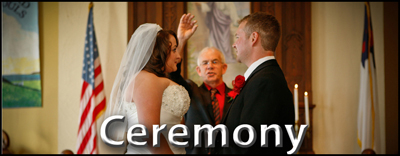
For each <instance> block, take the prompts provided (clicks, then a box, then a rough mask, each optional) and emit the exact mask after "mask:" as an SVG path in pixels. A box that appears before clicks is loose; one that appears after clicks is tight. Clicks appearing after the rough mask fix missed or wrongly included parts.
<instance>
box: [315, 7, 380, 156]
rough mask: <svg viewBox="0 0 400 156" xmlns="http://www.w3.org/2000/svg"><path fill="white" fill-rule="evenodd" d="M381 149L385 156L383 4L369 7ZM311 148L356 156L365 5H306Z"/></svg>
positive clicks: (317, 150) (316, 150) (357, 152)
mask: <svg viewBox="0 0 400 156" xmlns="http://www.w3.org/2000/svg"><path fill="white" fill-rule="evenodd" d="M370 5H371V18H372V27H373V32H374V44H375V57H376V58H375V59H376V60H375V61H376V62H375V63H376V66H377V81H378V100H379V117H380V124H381V127H380V128H381V137H382V140H381V143H382V146H381V149H382V151H383V153H385V140H384V138H385V120H384V119H385V118H384V117H385V116H384V112H385V107H384V106H385V99H384V98H385V88H384V87H385V86H384V85H385V84H384V55H383V54H384V53H383V52H384V49H383V2H371V3H370ZM311 8H312V10H311V16H312V18H311V22H312V23H311V27H312V28H311V33H312V45H311V46H312V54H311V56H312V65H311V66H312V90H313V93H314V94H315V95H314V96H313V98H314V99H313V102H314V104H316V107H315V109H314V112H313V113H314V114H313V115H314V116H313V120H314V121H313V126H314V127H313V147H314V151H315V153H317V154H360V153H361V149H360V147H359V146H358V144H357V112H358V96H359V88H360V82H359V80H360V62H361V47H362V37H363V29H364V25H363V22H364V2H313V3H311Z"/></svg>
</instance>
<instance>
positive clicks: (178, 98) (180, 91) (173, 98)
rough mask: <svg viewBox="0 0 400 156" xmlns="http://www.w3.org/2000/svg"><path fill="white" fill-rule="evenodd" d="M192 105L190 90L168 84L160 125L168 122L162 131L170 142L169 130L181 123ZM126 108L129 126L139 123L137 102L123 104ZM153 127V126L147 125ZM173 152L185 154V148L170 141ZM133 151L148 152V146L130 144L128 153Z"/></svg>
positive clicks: (163, 96) (163, 98) (164, 94)
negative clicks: (141, 146)
mask: <svg viewBox="0 0 400 156" xmlns="http://www.w3.org/2000/svg"><path fill="white" fill-rule="evenodd" d="M189 106H190V97H189V94H188V92H187V91H186V89H185V88H184V87H183V86H180V85H170V86H168V87H167V88H166V89H165V90H164V92H163V95H162V104H161V112H160V113H161V114H160V126H161V125H163V124H167V127H166V130H165V131H162V132H161V133H162V134H163V135H164V137H165V138H166V140H167V142H168V132H169V129H170V128H171V127H172V126H174V125H176V124H180V122H181V120H182V118H183V115H185V113H186V112H187V111H188V110H189ZM123 107H124V108H125V114H126V118H127V121H128V128H129V127H131V126H133V125H134V124H138V123H139V122H138V116H137V110H136V105H135V103H131V102H125V103H124V104H123ZM147 128H152V127H147ZM168 144H169V146H170V148H171V150H172V152H174V153H175V154H185V153H186V152H185V148H179V147H175V146H173V145H171V144H170V143H169V142H168ZM131 153H148V154H150V151H148V150H147V149H146V148H140V147H133V146H131V145H128V150H127V154H131Z"/></svg>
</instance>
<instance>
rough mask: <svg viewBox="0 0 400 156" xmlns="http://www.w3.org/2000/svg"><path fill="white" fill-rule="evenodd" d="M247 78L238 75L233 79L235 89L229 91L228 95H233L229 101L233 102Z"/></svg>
mask: <svg viewBox="0 0 400 156" xmlns="http://www.w3.org/2000/svg"><path fill="white" fill-rule="evenodd" d="M244 82H245V78H244V76H242V75H238V76H236V78H235V80H233V81H232V86H233V89H232V91H230V92H229V93H228V96H230V97H231V99H230V100H229V102H231V101H232V100H233V99H235V97H236V96H237V95H238V94H239V93H240V90H241V89H242V87H243V86H244Z"/></svg>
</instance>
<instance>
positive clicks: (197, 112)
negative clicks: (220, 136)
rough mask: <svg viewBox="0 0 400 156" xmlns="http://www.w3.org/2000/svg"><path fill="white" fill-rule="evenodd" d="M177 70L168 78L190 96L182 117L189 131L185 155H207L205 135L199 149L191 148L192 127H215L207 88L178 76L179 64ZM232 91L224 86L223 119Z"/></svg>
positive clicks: (192, 140) (202, 136)
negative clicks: (205, 125)
mask: <svg viewBox="0 0 400 156" xmlns="http://www.w3.org/2000/svg"><path fill="white" fill-rule="evenodd" d="M177 66H178V70H177V71H176V72H173V73H171V74H170V75H169V78H170V79H171V80H173V81H174V82H176V83H178V84H179V85H182V86H184V87H185V89H186V90H187V91H188V92H189V96H190V107H189V110H188V111H187V113H186V114H185V116H184V119H185V125H186V126H187V127H188V129H189V131H190V139H189V140H187V141H188V142H189V147H186V153H187V154H207V153H209V152H210V151H209V149H207V148H205V145H206V142H205V140H204V139H205V138H206V135H204V134H202V135H201V136H200V138H201V147H193V144H194V134H195V133H194V125H195V124H198V125H200V126H202V125H204V124H210V125H211V126H215V120H214V114H213V107H212V104H211V93H210V91H208V89H207V87H206V86H205V85H204V83H203V84H202V85H201V86H200V87H199V86H197V84H196V83H195V82H193V81H192V80H189V79H186V80H184V79H183V77H182V76H181V75H180V68H179V67H180V63H179V64H178V65H177ZM231 90H232V89H230V88H228V87H227V86H226V84H225V102H224V110H223V117H222V118H224V117H225V115H226V112H227V111H228V108H229V106H230V104H231V102H232V101H230V97H229V96H228V93H229V92H230V91H231Z"/></svg>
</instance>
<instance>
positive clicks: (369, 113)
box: [357, 2, 381, 154]
mask: <svg viewBox="0 0 400 156" xmlns="http://www.w3.org/2000/svg"><path fill="white" fill-rule="evenodd" d="M363 32H364V36H363V43H362V53H361V74H360V96H359V98H360V99H359V106H358V125H357V126H358V127H357V128H358V131H357V139H358V140H357V141H358V144H359V146H360V148H361V151H363V150H365V149H368V148H369V149H373V150H374V151H375V153H377V154H380V153H381V148H380V146H381V144H380V139H381V137H380V126H379V115H378V113H379V111H378V110H379V109H378V97H377V94H378V93H377V80H376V66H375V55H374V38H373V31H372V21H371V12H370V5H369V3H368V2H365V15H364V31H363Z"/></svg>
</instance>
